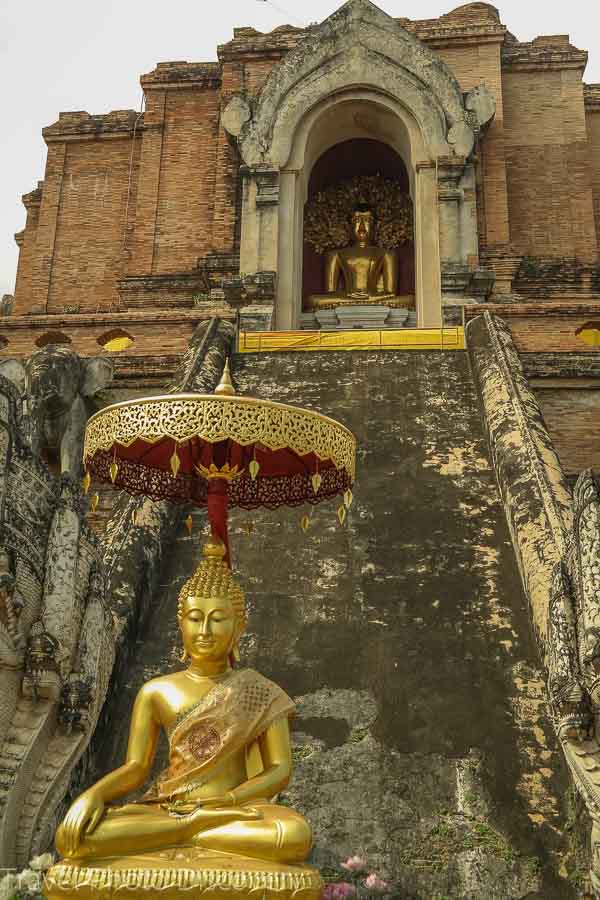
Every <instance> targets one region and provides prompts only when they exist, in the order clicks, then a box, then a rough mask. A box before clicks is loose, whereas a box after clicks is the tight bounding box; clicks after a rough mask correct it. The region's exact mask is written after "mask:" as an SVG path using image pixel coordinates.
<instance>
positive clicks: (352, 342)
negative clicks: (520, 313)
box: [239, 326, 465, 353]
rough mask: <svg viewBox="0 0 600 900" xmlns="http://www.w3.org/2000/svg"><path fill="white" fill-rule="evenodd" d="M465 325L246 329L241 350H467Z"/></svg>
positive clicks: (269, 351) (240, 338)
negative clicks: (333, 328)
mask: <svg viewBox="0 0 600 900" xmlns="http://www.w3.org/2000/svg"><path fill="white" fill-rule="evenodd" d="M464 349H465V333H464V329H463V328H462V326H460V327H458V326H457V327H453V328H405V329H398V330H396V329H389V330H385V331H362V330H359V329H356V330H354V331H242V332H240V336H239V352H240V353H273V352H276V351H278V350H297V351H301V352H306V351H309V350H464Z"/></svg>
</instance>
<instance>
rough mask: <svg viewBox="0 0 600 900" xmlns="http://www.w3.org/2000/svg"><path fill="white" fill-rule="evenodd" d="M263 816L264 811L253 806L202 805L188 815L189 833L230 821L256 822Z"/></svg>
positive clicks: (205, 829)
mask: <svg viewBox="0 0 600 900" xmlns="http://www.w3.org/2000/svg"><path fill="white" fill-rule="evenodd" d="M262 817H263V816H262V813H260V812H259V811H258V810H257V809H254V807H251V806H249V807H244V806H221V807H213V808H208V809H207V808H206V807H200V809H197V810H195V811H194V812H193V813H190V814H189V816H188V820H189V824H190V831H189V833H190V836H192V835H194V834H200V832H202V831H208V830H209V829H210V828H218V827H219V825H227V824H229V822H240V821H244V822H256V821H258V820H259V819H262Z"/></svg>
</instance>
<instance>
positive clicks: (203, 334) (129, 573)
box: [0, 319, 234, 866]
mask: <svg viewBox="0 0 600 900" xmlns="http://www.w3.org/2000/svg"><path fill="white" fill-rule="evenodd" d="M207 324H208V327H206V325H207ZM233 333H234V330H233V327H232V326H231V325H229V324H228V323H222V322H220V321H219V320H218V319H215V320H212V321H211V322H210V323H203V324H202V325H201V326H199V328H198V330H197V333H196V334H195V336H194V337H193V338H192V341H191V344H190V348H189V350H188V352H187V353H186V354H184V356H183V358H182V360H181V367H180V369H179V370H178V372H177V373H176V376H175V380H174V384H173V390H177V389H184V390H198V391H204V392H210V391H212V390H213V389H214V387H215V386H216V384H217V383H218V380H219V377H220V374H221V371H222V367H223V359H224V356H225V355H226V354H227V352H228V351H229V347H230V345H231V342H232V340H233ZM69 352H70V351H69ZM36 356H37V354H35V355H34V357H32V359H35V358H36ZM94 362H95V363H96V365H93V363H94ZM97 362H98V361H97V360H96V361H90V360H82V361H80V360H79V358H78V357H75V363H73V365H74V366H75V369H76V372H79V371H80V370H82V371H83V372H86V373H88V375H90V373H91V376H90V377H92V382H91V383H92V384H93V383H95V381H94V378H95V375H96V374H97V373H98V372H99V374H100V378H103V377H104V374H105V371H106V367H103V366H98V365H97ZM19 366H20V367H21V368H19ZM10 368H11V367H9V369H10ZM30 368H31V366H30V362H27V363H25V365H24V366H22V365H21V364H20V363H19V364H18V365H17V372H16V374H17V376H19V375H20V374H21V375H22V374H23V372H25V373H27V372H28V371H29V370H30ZM12 374H13V375H14V374H15V372H14V367H12ZM16 380H18V378H17V379H16ZM89 383H90V382H88V384H89ZM77 384H78V385H79V387H80V390H81V391H82V392H83V390H86V391H87V388H86V387H84V388H82V387H81V382H79V381H78V382H77ZM84 385H85V382H84ZM23 402H24V401H23V396H22V395H21V393H20V392H19V390H18V389H17V388H16V387H15V385H14V384H13V383H12V382H11V381H9V380H7V379H6V378H5V377H3V376H2V375H0V866H15V865H16V866H22V865H25V864H26V863H27V861H28V860H29V859H30V858H31V857H32V856H33V855H35V854H36V853H39V852H41V851H43V850H45V849H47V848H48V847H49V846H50V845H51V843H52V836H53V834H54V832H55V830H56V826H57V822H58V819H59V817H60V811H61V805H62V804H63V803H64V799H65V795H66V793H67V791H68V789H69V784H70V782H71V779H72V777H73V773H74V771H75V769H76V766H77V764H78V762H79V761H80V759H81V758H82V755H83V754H84V751H86V748H87V747H88V744H89V741H90V738H91V736H92V733H93V731H94V729H95V727H96V723H97V722H98V718H99V715H100V710H101V708H102V705H103V702H104V698H105V696H106V693H107V689H108V685H109V680H110V678H111V674H112V673H113V668H114V664H115V657H116V654H117V653H118V651H119V649H122V645H123V643H125V642H126V640H127V637H128V635H129V637H130V636H131V635H130V633H129V631H128V629H130V628H131V627H132V624H131V620H132V619H134V618H137V616H138V614H139V609H138V608H137V607H136V603H137V602H138V600H139V596H140V594H144V595H147V597H150V596H152V594H153V591H154V589H155V587H156V581H157V579H158V576H159V574H160V566H161V563H162V560H163V558H164V555H165V550H166V547H167V546H168V545H169V543H170V539H171V538H172V535H173V530H174V528H175V526H176V524H177V523H178V522H179V519H180V518H181V516H182V515H183V513H182V511H181V510H179V509H177V510H175V509H174V508H173V507H171V506H170V505H169V504H151V503H150V502H149V501H144V500H143V499H140V498H135V499H131V498H129V497H124V498H123V502H122V503H120V504H118V505H117V508H116V510H115V513H114V515H113V517H112V521H110V522H109V523H108V527H107V531H106V534H107V538H106V539H105V540H104V541H99V540H98V539H97V538H96V536H95V535H94V534H93V533H92V532H91V530H90V528H89V526H88V524H87V522H86V512H87V503H86V501H85V498H84V497H83V495H82V490H81V488H80V485H79V480H78V479H74V478H73V477H72V476H71V475H70V474H68V473H66V474H62V475H59V476H57V475H52V474H51V473H50V472H49V470H48V468H47V467H46V466H45V464H44V463H43V462H42V461H41V460H40V458H39V456H38V454H37V453H35V452H34V451H33V449H32V445H31V441H30V436H29V429H28V427H26V426H28V421H27V416H24V415H23ZM84 425H85V419H84V420H83V423H82V430H83V426H84ZM134 509H135V510H136V511H137V512H138V515H137V516H136V517H135V518H136V522H138V523H139V524H134V522H133V519H134V517H133V515H132V512H133V510H134Z"/></svg>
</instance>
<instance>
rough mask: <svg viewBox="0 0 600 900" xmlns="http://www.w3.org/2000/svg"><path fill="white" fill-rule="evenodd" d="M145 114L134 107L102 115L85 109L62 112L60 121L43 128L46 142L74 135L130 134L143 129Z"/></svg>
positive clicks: (59, 117)
mask: <svg viewBox="0 0 600 900" xmlns="http://www.w3.org/2000/svg"><path fill="white" fill-rule="evenodd" d="M143 124H144V114H143V113H139V112H136V111H135V110H134V109H115V110H112V111H111V112H109V113H104V114H102V115H90V113H88V112H85V111H73V112H61V113H59V116H58V122H53V123H52V125H47V126H46V128H42V136H43V138H44V140H45V141H46V143H47V144H48V143H51V142H52V141H58V140H61V139H64V138H69V137H73V136H77V137H81V136H87V137H100V136H108V135H123V134H130V133H131V132H133V130H134V129H136V130H137V131H141V130H142V128H143Z"/></svg>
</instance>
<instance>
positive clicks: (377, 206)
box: [304, 175, 414, 311]
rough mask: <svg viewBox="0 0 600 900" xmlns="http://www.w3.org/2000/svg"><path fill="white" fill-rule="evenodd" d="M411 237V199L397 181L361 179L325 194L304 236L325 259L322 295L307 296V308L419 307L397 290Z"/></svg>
mask: <svg viewBox="0 0 600 900" xmlns="http://www.w3.org/2000/svg"><path fill="white" fill-rule="evenodd" d="M412 234H413V221H412V204H411V200H410V197H409V196H408V195H407V194H406V193H405V192H404V191H403V190H402V186H401V185H400V183H399V182H397V181H392V180H387V179H384V178H382V177H381V176H379V175H372V176H356V177H354V178H352V179H347V180H345V181H341V182H338V183H336V184H334V185H331V186H330V187H328V188H327V189H326V190H323V191H320V192H319V193H318V194H316V196H315V197H314V198H313V199H312V200H311V201H310V202H309V203H308V204H307V206H306V212H305V225H304V238H305V241H306V242H307V243H309V244H310V245H311V246H312V247H313V248H314V249H315V250H316V252H317V253H319V254H321V255H322V256H323V258H324V277H323V285H322V287H323V293H321V294H311V295H310V296H308V297H307V298H305V301H304V306H305V309H306V310H309V311H314V310H318V309H330V308H334V307H336V306H344V305H356V304H364V303H380V304H385V305H387V306H404V307H406V306H412V305H414V297H412V296H400V295H399V287H398V286H399V274H400V261H399V256H398V247H399V246H400V245H402V244H406V243H408V242H412Z"/></svg>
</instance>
